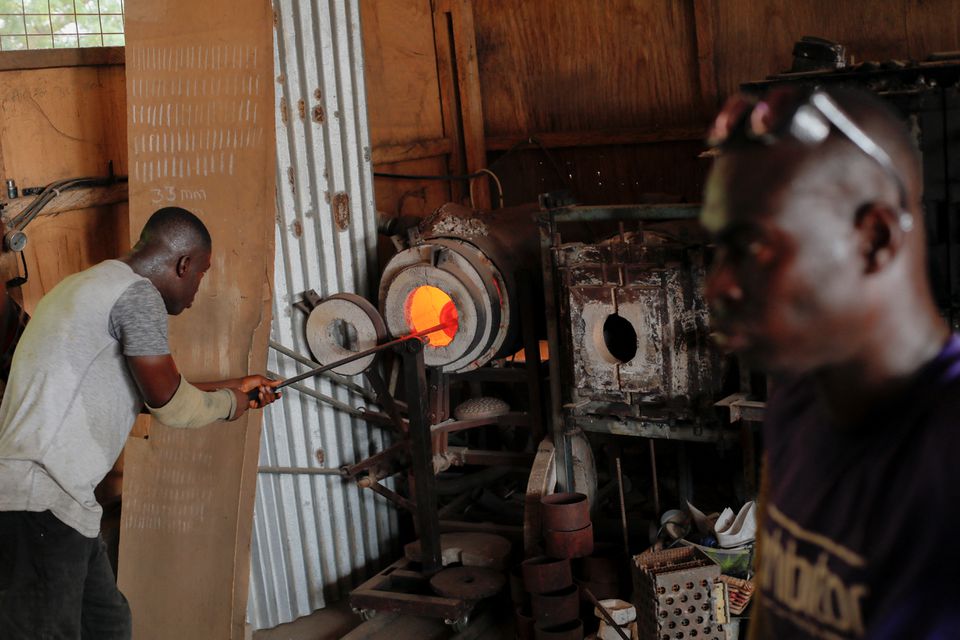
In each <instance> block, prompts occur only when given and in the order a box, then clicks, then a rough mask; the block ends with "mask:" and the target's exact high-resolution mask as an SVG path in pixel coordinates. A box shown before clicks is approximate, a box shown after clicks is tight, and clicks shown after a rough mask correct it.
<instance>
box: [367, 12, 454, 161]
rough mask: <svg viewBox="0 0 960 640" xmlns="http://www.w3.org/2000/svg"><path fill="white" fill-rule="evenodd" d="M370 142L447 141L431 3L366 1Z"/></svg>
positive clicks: (374, 143) (376, 144)
mask: <svg viewBox="0 0 960 640" xmlns="http://www.w3.org/2000/svg"><path fill="white" fill-rule="evenodd" d="M360 12H361V18H362V28H363V44H364V73H365V74H366V88H367V110H368V114H369V118H370V143H371V144H372V145H373V147H374V148H376V147H378V146H380V145H386V144H397V143H408V142H412V141H417V140H429V139H433V138H440V137H443V118H442V115H441V112H440V89H439V86H438V84H437V60H436V53H435V49H434V44H433V11H432V9H431V7H430V0H414V1H412V2H411V1H410V0H363V1H362V2H361V3H360Z"/></svg>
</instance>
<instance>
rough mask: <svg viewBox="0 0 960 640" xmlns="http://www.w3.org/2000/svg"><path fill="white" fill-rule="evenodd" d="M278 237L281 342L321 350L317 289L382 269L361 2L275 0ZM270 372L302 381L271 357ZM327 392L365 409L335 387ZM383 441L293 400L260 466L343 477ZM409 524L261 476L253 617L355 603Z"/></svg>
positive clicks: (363, 283) (342, 488) (306, 400)
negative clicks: (313, 309)
mask: <svg viewBox="0 0 960 640" xmlns="http://www.w3.org/2000/svg"><path fill="white" fill-rule="evenodd" d="M274 5H275V11H276V28H277V31H276V41H275V47H274V59H275V66H276V69H277V73H276V75H277V82H276V96H277V175H278V177H277V186H278V188H277V198H278V203H277V210H278V216H277V227H276V240H277V242H276V247H277V253H276V264H275V271H274V278H275V299H274V307H273V330H272V339H273V340H274V341H276V342H279V343H280V344H282V345H284V346H286V347H289V348H291V349H293V350H294V351H297V352H299V353H302V354H308V353H309V350H308V348H307V345H306V340H305V337H304V334H303V323H304V320H305V318H304V315H303V314H302V313H301V312H299V311H297V310H295V309H293V308H292V306H291V305H292V303H293V302H295V301H296V300H297V298H298V296H299V295H300V294H301V293H302V292H303V291H305V290H307V289H314V290H316V291H317V292H318V293H319V294H321V295H322V296H327V295H330V294H333V293H337V292H345V291H349V292H357V293H361V294H364V293H366V290H367V288H368V281H369V275H370V274H369V269H370V268H372V265H374V264H375V259H376V257H375V242H376V228H375V208H374V196H373V180H372V167H371V164H370V151H369V144H370V143H369V133H368V130H367V108H366V98H365V95H364V79H363V53H362V39H361V32H360V9H359V2H358V0H309V1H308V0H276V1H275V3H274ZM268 367H269V370H270V371H272V372H274V373H276V374H278V375H280V376H281V377H288V376H290V375H293V374H295V373H297V372H298V371H300V370H303V365H299V367H300V368H299V369H298V365H297V364H296V363H295V362H293V361H292V360H291V359H289V358H287V357H286V356H283V355H280V354H278V353H277V352H276V351H275V350H271V353H270V358H269V362H268ZM311 384H313V385H314V388H315V389H316V390H317V391H319V392H320V393H323V394H326V395H329V396H333V397H335V398H337V399H339V400H341V401H344V402H348V403H351V404H353V405H354V406H357V404H358V401H359V399H358V398H357V397H356V396H355V394H353V392H351V391H349V390H347V389H344V388H342V387H340V386H338V385H335V384H332V383H330V382H329V381H326V380H321V379H316V380H314V381H313V382H312V383H311ZM383 436H384V434H383V433H382V432H381V431H380V430H379V429H375V428H369V427H367V425H366V424H365V423H363V422H360V421H357V420H355V419H352V418H351V417H350V416H349V415H347V414H345V413H343V412H340V411H337V410H334V409H332V408H331V407H329V406H328V405H326V404H322V403H320V402H318V401H317V400H314V399H312V398H310V397H307V396H305V395H304V394H301V393H298V392H297V391H289V392H288V393H286V394H285V397H284V398H283V399H282V400H280V401H279V402H277V403H275V404H274V405H273V406H272V407H271V408H270V409H269V410H268V411H267V415H266V416H265V422H264V427H263V437H262V440H261V453H260V465H261V466H284V467H319V466H321V464H320V462H319V461H318V456H317V452H318V451H322V458H323V463H322V466H324V467H328V468H331V469H336V468H337V467H339V466H340V465H342V464H346V463H350V462H353V461H356V460H359V459H361V458H364V457H367V456H368V455H370V454H371V453H373V452H376V451H380V450H381V449H382V448H383V446H384V437H383ZM395 529H396V514H395V513H394V511H393V510H392V509H391V508H390V507H388V505H387V504H385V503H384V501H383V500H382V499H380V498H379V497H377V496H375V495H374V494H373V493H372V492H369V491H366V492H364V491H361V490H359V489H357V488H356V486H355V485H353V484H352V483H347V482H344V481H343V480H342V479H340V478H339V477H337V476H330V475H290V474H287V475H276V474H261V475H260V476H259V478H258V482H257V499H256V508H255V514H254V533H253V550H252V567H251V580H250V599H249V605H248V618H249V622H250V624H251V626H252V627H253V628H254V629H262V628H268V627H273V626H275V625H277V624H280V623H283V622H288V621H290V620H293V619H296V618H298V617H300V616H303V615H306V614H308V613H310V612H311V611H314V610H316V609H319V608H322V607H323V606H325V604H326V603H327V602H329V601H331V600H334V599H338V598H340V597H344V596H346V594H347V592H348V591H349V589H350V588H351V587H352V586H354V585H355V583H356V582H357V580H358V579H361V578H363V577H364V576H365V575H366V573H367V572H368V571H369V570H370V569H373V568H375V567H376V566H377V565H378V564H379V562H380V558H381V556H383V555H387V554H389V551H390V550H391V541H392V540H393V537H394V536H393V534H394V531H395Z"/></svg>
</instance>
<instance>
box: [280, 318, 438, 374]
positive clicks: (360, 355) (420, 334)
mask: <svg viewBox="0 0 960 640" xmlns="http://www.w3.org/2000/svg"><path fill="white" fill-rule="evenodd" d="M447 326H448V323H446V322H444V323H441V324H438V325H436V326H434V327H430V328H429V329H424V330H422V331H417V332H414V333H411V334H409V335H406V336H402V337H400V338H396V339H395V340H390V341H388V342H384V343H383V344H378V345H377V346H375V347H370V348H369V349H364V350H363V351H358V352H357V353H355V354H353V355H351V356H347V357H346V358H342V359H340V360H337V361H335V362H331V363H330V364H325V365H322V366H320V367H317V368H316V369H311V370H310V371H305V372H304V373H301V374H298V375H295V376H293V377H292V378H287V379H286V380H284V381H283V382H281V383H280V384H278V385H277V386H276V387H275V389H282V388H283V387H286V386H289V385H291V384H293V383H294V382H300V381H301V380H306V379H307V378H312V377H314V376H318V375H320V374H321V373H326V372H327V371H330V370H331V369H336V368H337V367H342V366H343V365H345V364H350V363H351V362H355V361H357V360H361V359H363V358H366V357H367V356H371V355H373V354H375V353H379V352H381V351H383V350H384V349H390V348H391V347H395V346H397V345H398V344H402V343H404V342H407V341H408V340H415V339H417V338H422V337H424V336H428V335H430V334H431V333H436V332H437V331H442V330H444V329H446V328H447Z"/></svg>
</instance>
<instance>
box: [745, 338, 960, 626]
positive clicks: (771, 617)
mask: <svg viewBox="0 0 960 640" xmlns="http://www.w3.org/2000/svg"><path fill="white" fill-rule="evenodd" d="M882 404H883V406H877V407H876V408H875V410H874V411H873V412H872V414H871V417H870V418H869V419H868V420H865V421H864V424H863V425H862V426H860V427H858V428H849V427H847V428H844V427H841V426H839V425H837V424H836V423H835V422H834V421H833V420H832V419H831V418H830V416H829V414H828V411H827V410H826V408H825V407H824V405H823V402H822V401H821V400H820V398H819V396H818V392H817V390H816V388H815V386H814V384H813V382H812V381H811V380H809V379H806V380H799V381H796V382H793V383H790V384H786V385H783V386H782V387H779V388H778V389H777V390H776V391H775V392H774V394H773V396H772V397H771V399H770V402H769V405H768V408H767V419H766V422H765V425H764V431H763V435H764V442H765V446H766V458H767V466H766V472H767V481H768V483H769V484H768V488H767V496H766V503H765V505H764V508H763V519H762V522H761V538H762V541H761V545H762V548H761V552H760V565H759V566H758V568H757V576H758V579H759V582H760V588H761V594H762V595H761V599H760V601H759V602H758V606H757V607H755V609H756V611H755V613H754V615H757V616H759V617H760V620H759V621H758V622H760V623H761V624H760V626H759V629H760V630H761V631H764V632H765V633H764V636H763V637H770V638H777V639H778V640H781V639H782V640H786V639H789V638H862V637H869V638H901V637H902V638H908V637H909V638H941V637H942V638H953V637H960V627H957V626H956V622H957V620H956V618H957V617H958V615H960V614H958V613H957V612H960V599H958V597H957V596H958V593H960V590H958V588H957V583H958V582H960V544H958V542H960V539H958V537H957V533H958V532H960V478H958V476H960V338H958V337H957V336H953V337H951V338H950V340H949V341H948V342H947V344H946V346H945V347H944V349H943V350H942V351H941V352H940V354H939V355H938V356H937V357H936V359H934V360H933V361H932V362H931V363H929V364H927V365H926V366H925V367H923V368H922V369H921V370H920V371H919V372H918V373H917V375H916V376H915V378H914V380H913V381H912V382H911V383H910V385H909V388H908V390H907V391H905V392H903V393H902V394H900V395H899V396H898V397H895V398H894V397H891V398H888V399H886V401H884V402H883V403H882ZM944 634H945V635H944Z"/></svg>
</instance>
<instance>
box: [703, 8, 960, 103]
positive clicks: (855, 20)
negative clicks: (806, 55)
mask: <svg viewBox="0 0 960 640" xmlns="http://www.w3.org/2000/svg"><path fill="white" fill-rule="evenodd" d="M697 4H698V5H704V7H705V8H707V7H709V8H712V10H713V11H714V12H715V24H716V30H717V31H716V34H715V38H714V51H715V53H716V60H715V67H716V71H717V76H718V82H719V87H720V92H721V94H722V95H729V94H730V93H731V92H732V91H735V90H736V88H737V87H738V86H739V85H740V84H741V83H743V82H747V81H750V80H760V79H763V78H764V77H766V76H767V75H769V74H771V73H777V72H780V71H785V70H787V69H789V68H790V65H791V62H792V50H793V44H794V42H796V41H797V40H799V39H800V38H801V36H805V35H810V36H819V37H822V38H827V39H830V40H834V41H836V42H840V43H842V44H844V45H846V46H847V50H848V52H849V53H851V54H853V55H854V56H855V58H856V60H857V61H860V62H863V61H866V60H889V59H909V58H914V59H923V58H925V57H926V56H927V55H928V54H930V53H932V52H934V51H955V50H958V49H960V21H958V20H957V19H956V16H957V15H958V12H960V2H957V1H956V0H932V1H928V2H919V1H917V0H889V1H886V2H882V3H870V4H869V9H868V8H867V7H865V5H864V4H863V3H859V2H835V1H831V0H810V1H809V2H782V1H781V0H732V1H728V0H723V1H722V2H720V1H719V0H709V1H705V2H702V3H701V2H698V3H697Z"/></svg>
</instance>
